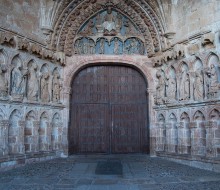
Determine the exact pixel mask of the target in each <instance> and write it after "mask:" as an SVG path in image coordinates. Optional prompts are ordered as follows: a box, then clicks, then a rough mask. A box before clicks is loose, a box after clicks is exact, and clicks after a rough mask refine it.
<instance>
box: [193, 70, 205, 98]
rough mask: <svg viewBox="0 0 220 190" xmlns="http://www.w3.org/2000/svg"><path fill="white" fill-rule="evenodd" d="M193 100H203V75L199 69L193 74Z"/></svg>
mask: <svg viewBox="0 0 220 190" xmlns="http://www.w3.org/2000/svg"><path fill="white" fill-rule="evenodd" d="M194 98H195V100H202V99H203V98H204V85H203V74H202V70H201V69H200V70H198V71H196V72H195V82H194Z"/></svg>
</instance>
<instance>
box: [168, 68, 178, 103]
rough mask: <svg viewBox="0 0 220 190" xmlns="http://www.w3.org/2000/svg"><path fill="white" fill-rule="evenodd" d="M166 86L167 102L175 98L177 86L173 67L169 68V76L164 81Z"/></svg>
mask: <svg viewBox="0 0 220 190" xmlns="http://www.w3.org/2000/svg"><path fill="white" fill-rule="evenodd" d="M166 87H167V90H166V91H167V94H166V95H167V98H166V99H167V102H169V103H171V102H174V101H175V100H176V88H177V83H176V73H175V70H174V69H173V68H171V69H170V72H169V76H168V78H167V82H166Z"/></svg>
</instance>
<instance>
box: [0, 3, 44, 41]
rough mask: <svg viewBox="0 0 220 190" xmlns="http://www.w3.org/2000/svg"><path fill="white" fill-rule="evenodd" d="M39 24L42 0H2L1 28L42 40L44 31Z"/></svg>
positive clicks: (0, 12)
mask: <svg viewBox="0 0 220 190" xmlns="http://www.w3.org/2000/svg"><path fill="white" fill-rule="evenodd" d="M39 26H40V1H34V0H31V1H30V0H24V1H13V0H2V1H1V8H0V28H3V29H6V30H9V31H14V32H16V33H18V34H21V35H23V36H26V37H29V38H31V39H33V40H37V41H41V42H42V32H41V29H40V28H39Z"/></svg>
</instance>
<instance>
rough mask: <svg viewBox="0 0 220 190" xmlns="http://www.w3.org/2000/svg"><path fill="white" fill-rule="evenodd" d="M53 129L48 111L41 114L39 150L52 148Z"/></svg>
mask: <svg viewBox="0 0 220 190" xmlns="http://www.w3.org/2000/svg"><path fill="white" fill-rule="evenodd" d="M50 137H51V130H50V126H49V115H48V113H47V112H46V111H44V112H43V113H41V115H40V127H39V150H40V151H48V150H49V149H50Z"/></svg>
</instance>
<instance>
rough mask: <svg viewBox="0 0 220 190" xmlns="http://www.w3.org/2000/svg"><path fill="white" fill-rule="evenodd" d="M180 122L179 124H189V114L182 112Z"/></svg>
mask: <svg viewBox="0 0 220 190" xmlns="http://www.w3.org/2000/svg"><path fill="white" fill-rule="evenodd" d="M180 121H181V122H184V123H189V122H190V117H189V114H188V113H187V112H183V113H182V114H181V115H180Z"/></svg>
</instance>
